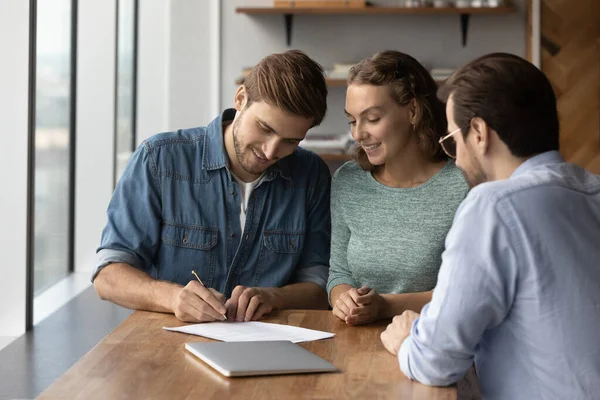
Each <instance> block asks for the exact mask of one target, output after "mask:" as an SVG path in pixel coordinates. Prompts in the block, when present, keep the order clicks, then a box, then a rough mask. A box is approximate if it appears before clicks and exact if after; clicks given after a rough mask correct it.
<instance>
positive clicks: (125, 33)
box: [114, 0, 138, 184]
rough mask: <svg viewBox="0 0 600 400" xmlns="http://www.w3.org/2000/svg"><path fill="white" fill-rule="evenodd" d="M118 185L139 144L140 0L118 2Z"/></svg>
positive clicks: (116, 153) (116, 118)
mask: <svg viewBox="0 0 600 400" xmlns="http://www.w3.org/2000/svg"><path fill="white" fill-rule="evenodd" d="M117 4H118V8H117V70H116V105H115V177H114V181H115V184H116V183H117V181H118V180H119V177H120V176H121V174H122V173H123V171H124V169H125V166H126V165H127V161H129V158H131V154H132V153H133V151H134V150H135V147H136V138H135V118H136V86H137V84H136V83H137V82H136V77H137V75H136V61H137V60H136V59H137V14H138V2H137V0H118V2H117Z"/></svg>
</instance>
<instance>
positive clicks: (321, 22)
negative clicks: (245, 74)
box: [221, 0, 526, 132]
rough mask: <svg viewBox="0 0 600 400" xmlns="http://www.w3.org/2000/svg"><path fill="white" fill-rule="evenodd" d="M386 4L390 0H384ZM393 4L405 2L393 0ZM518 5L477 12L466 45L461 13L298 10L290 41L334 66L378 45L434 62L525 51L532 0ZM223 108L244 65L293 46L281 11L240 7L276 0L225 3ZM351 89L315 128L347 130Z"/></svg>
mask: <svg viewBox="0 0 600 400" xmlns="http://www.w3.org/2000/svg"><path fill="white" fill-rule="evenodd" d="M379 2H380V3H381V2H382V0H379ZM387 2H388V3H394V5H395V3H397V1H394V0H392V1H390V0H387ZM513 3H514V4H516V6H517V8H518V10H519V11H518V12H517V13H514V14H509V15H498V16H492V15H472V16H471V19H470V25H469V32H468V42H467V46H466V47H464V48H463V47H462V42H461V30H460V23H459V17H458V15H433V14H432V15H297V16H295V17H294V21H293V27H292V43H291V46H290V48H297V49H301V50H303V51H305V52H306V53H307V54H308V55H309V56H311V57H313V58H314V59H315V60H316V61H318V62H319V63H321V64H322V65H323V66H324V67H325V68H331V67H332V65H333V63H334V62H355V61H358V60H360V59H361V58H364V57H368V56H370V55H371V54H373V53H374V52H375V51H378V50H387V49H392V50H399V51H403V52H405V53H408V54H410V55H412V56H414V57H415V58H417V59H418V60H420V61H421V62H422V63H424V64H425V65H426V66H428V67H456V66H458V65H460V64H463V63H465V62H467V61H469V60H471V59H473V58H475V57H477V56H480V55H483V54H485V53H489V52H494V51H505V52H510V53H514V54H517V55H520V56H525V36H526V33H525V32H526V21H525V0H514V1H513ZM222 4H223V5H222V7H223V8H222V20H221V24H222V27H221V28H222V61H221V63H222V89H221V107H222V108H224V107H231V105H232V104H233V96H234V93H235V90H236V88H237V87H236V85H235V84H234V81H235V79H236V78H237V77H239V76H240V73H241V70H242V68H243V67H246V66H252V65H254V64H256V63H257V62H258V61H259V60H260V59H261V58H262V57H264V56H266V55H268V54H270V53H276V52H282V51H285V50H287V45H286V42H285V28H284V19H283V16H281V15H257V16H249V15H246V14H236V12H235V8H236V7H240V6H247V5H249V4H252V6H253V7H254V6H271V5H272V4H273V3H272V0H254V1H252V2H249V1H248V0H223V2H222ZM344 99H345V90H344V88H331V89H330V96H329V101H328V106H329V110H328V115H327V117H326V119H325V121H324V122H323V124H322V125H321V126H320V127H317V128H315V130H314V131H315V132H340V131H345V130H346V129H347V124H346V117H345V116H344V108H343V105H344Z"/></svg>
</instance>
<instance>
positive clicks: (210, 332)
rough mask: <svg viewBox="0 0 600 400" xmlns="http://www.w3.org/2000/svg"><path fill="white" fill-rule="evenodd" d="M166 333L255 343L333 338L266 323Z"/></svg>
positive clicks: (218, 325)
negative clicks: (180, 333)
mask: <svg viewBox="0 0 600 400" xmlns="http://www.w3.org/2000/svg"><path fill="white" fill-rule="evenodd" d="M163 329H166V330H168V331H174V332H183V333H188V334H190V335H198V336H204V337H206V338H209V339H215V340H221V341H223V342H256V341H267V340H289V341H291V342H293V343H300V342H310V341H313V340H320V339H327V338H330V337H333V336H334V334H333V333H330V332H323V331H316V330H313V329H306V328H299V327H297V326H289V325H280V324H270V323H266V322H256V321H251V322H209V323H204V324H195V325H185V326H180V327H175V328H168V327H166V326H164V327H163Z"/></svg>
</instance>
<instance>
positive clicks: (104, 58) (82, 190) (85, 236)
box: [75, 0, 116, 272]
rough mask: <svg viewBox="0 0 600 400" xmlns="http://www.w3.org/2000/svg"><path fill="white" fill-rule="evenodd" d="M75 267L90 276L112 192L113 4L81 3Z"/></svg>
mask: <svg viewBox="0 0 600 400" xmlns="http://www.w3.org/2000/svg"><path fill="white" fill-rule="evenodd" d="M78 12H79V15H78V18H79V21H78V24H77V25H78V26H77V29H78V31H77V34H78V39H77V63H78V65H77V127H76V135H77V140H76V162H75V165H76V169H75V173H76V177H75V268H76V271H78V272H79V271H81V272H89V271H90V270H91V269H92V268H93V260H94V255H95V250H96V248H97V247H98V245H99V243H100V234H101V232H102V228H103V227H104V225H105V223H106V207H107V205H108V202H109V200H110V196H111V194H112V190H113V142H114V105H115V97H114V96H115V35H116V32H115V21H116V20H115V18H116V6H115V2H114V1H96V0H79V7H78Z"/></svg>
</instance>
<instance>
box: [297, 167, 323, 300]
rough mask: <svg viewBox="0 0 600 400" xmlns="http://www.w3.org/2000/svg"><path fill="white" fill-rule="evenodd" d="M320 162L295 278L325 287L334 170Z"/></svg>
mask: <svg viewBox="0 0 600 400" xmlns="http://www.w3.org/2000/svg"><path fill="white" fill-rule="evenodd" d="M317 157H318V156H317ZM316 165H317V167H316V176H317V179H316V181H315V184H314V185H312V187H311V188H310V189H309V191H308V204H309V206H308V211H307V212H308V215H307V228H306V233H305V238H306V239H305V243H304V249H303V250H302V256H301V258H300V261H299V264H298V267H297V268H296V270H295V271H294V275H293V277H292V281H293V282H312V283H316V284H317V285H319V286H320V287H321V288H323V290H325V285H326V284H327V274H328V273H329V252H330V245H331V214H330V211H329V198H330V190H331V173H330V172H329V168H328V167H327V165H326V164H325V162H324V161H323V160H321V158H320V157H319V158H318V160H317V163H316Z"/></svg>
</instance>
